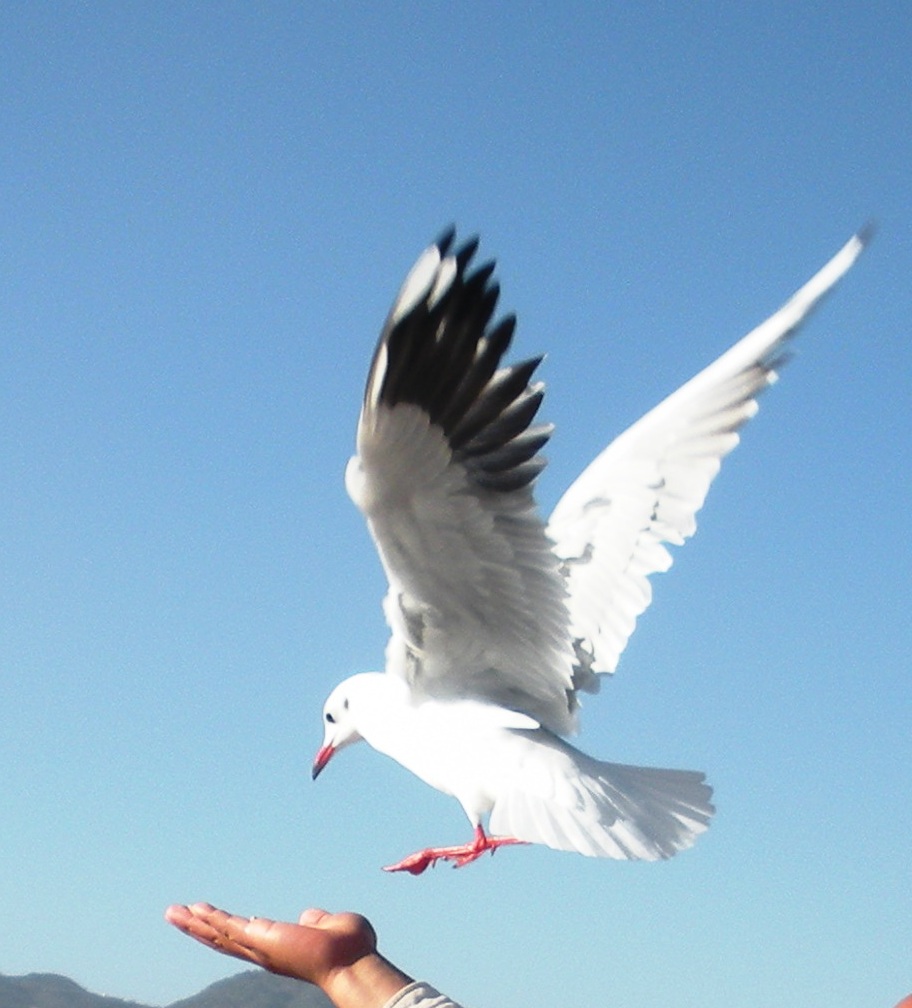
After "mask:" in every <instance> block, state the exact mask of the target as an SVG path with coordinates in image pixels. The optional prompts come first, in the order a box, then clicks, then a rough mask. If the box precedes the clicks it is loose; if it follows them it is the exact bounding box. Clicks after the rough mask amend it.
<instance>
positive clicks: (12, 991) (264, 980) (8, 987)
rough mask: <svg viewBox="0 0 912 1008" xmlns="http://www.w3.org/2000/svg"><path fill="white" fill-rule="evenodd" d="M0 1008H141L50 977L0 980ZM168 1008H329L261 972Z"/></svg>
mask: <svg viewBox="0 0 912 1008" xmlns="http://www.w3.org/2000/svg"><path fill="white" fill-rule="evenodd" d="M0 1008H146V1006H144V1005H138V1004H137V1003H136V1002H135V1001H123V1000H121V999H120V998H113V997H105V996H104V995H102V994H92V993H91V992H90V991H87V990H85V989H83V988H82V987H80V986H79V984H77V983H75V982H74V981H73V980H70V979H68V978H67V977H62V976H57V975H55V974H53V973H29V974H28V975H27V976H19V977H11V976H0ZM168 1008H331V1006H330V1002H329V1001H328V1000H327V998H326V997H325V996H324V995H323V994H322V993H321V992H320V991H318V990H317V989H316V988H315V987H310V986H308V985H307V984H303V983H300V982H299V981H297V980H289V979H287V978H285V977H277V976H273V975H272V974H271V973H265V972H263V971H262V970H250V971H248V972H246V973H238V974H237V975H236V976H233V977H229V978H228V979H227V980H219V981H218V982H217V983H214V984H212V985H211V986H209V987H207V988H206V989H205V990H202V991H200V992H199V994H194V995H193V996H192V997H189V998H184V1000H182V1001H175V1002H174V1004H173V1005H169V1006H168Z"/></svg>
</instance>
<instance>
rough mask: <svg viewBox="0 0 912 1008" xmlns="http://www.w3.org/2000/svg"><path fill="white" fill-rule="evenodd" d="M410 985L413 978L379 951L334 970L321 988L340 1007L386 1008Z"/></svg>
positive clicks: (324, 980)
mask: <svg viewBox="0 0 912 1008" xmlns="http://www.w3.org/2000/svg"><path fill="white" fill-rule="evenodd" d="M410 983H412V978H411V977H410V976H408V975H407V974H405V973H403V972H402V970H400V969H398V968H397V967H395V966H394V965H393V964H392V963H391V962H388V961H387V960H386V959H384V958H383V956H382V955H380V953H379V952H369V953H367V954H366V955H364V956H362V957H361V958H360V959H356V960H355V961H354V962H353V963H351V964H350V965H347V966H340V967H338V968H337V969H335V970H332V971H331V972H330V973H328V974H327V975H326V977H324V979H323V981H322V982H321V983H320V988H321V990H322V991H323V993H324V994H325V995H326V996H327V997H328V998H329V999H330V1001H332V1003H333V1004H334V1005H336V1006H337V1008H383V1006H384V1005H385V1004H386V1003H387V1001H389V999H390V998H391V997H393V995H394V994H398V993H399V991H401V990H402V988H403V987H407V986H408V985H409V984H410Z"/></svg>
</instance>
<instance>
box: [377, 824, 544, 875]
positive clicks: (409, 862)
mask: <svg viewBox="0 0 912 1008" xmlns="http://www.w3.org/2000/svg"><path fill="white" fill-rule="evenodd" d="M525 842H526V841H525V840H517V839H516V838H515V837H489V836H488V835H487V834H486V833H485V831H484V830H483V829H482V827H481V826H476V827H475V839H474V840H472V842H471V843H467V844H461V845H459V846H457V847H427V848H426V849H425V850H420V851H417V852H416V853H415V854H409V856H408V857H407V858H403V859H402V860H401V861H399V862H397V863H396V864H394V865H387V866H386V867H385V868H384V869H383V870H384V871H388V872H395V871H407V872H411V873H412V875H420V874H421V873H422V872H423V871H424V870H425V869H426V868H428V867H430V866H431V865H435V864H436V863H437V862H438V861H452V862H453V867H454V868H462V866H463V865H467V864H470V863H471V862H472V861H475V860H476V859H477V858H480V857H481V855H482V854H484V853H485V851H490V852H491V853H492V854H493V853H494V851H495V850H497V848H498V847H504V846H506V845H507V844H520V843H525Z"/></svg>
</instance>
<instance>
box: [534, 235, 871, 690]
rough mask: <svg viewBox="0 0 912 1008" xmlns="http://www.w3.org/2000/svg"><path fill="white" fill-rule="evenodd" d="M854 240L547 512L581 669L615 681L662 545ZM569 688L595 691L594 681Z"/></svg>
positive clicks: (682, 522) (685, 529)
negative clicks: (612, 675) (605, 674)
mask: <svg viewBox="0 0 912 1008" xmlns="http://www.w3.org/2000/svg"><path fill="white" fill-rule="evenodd" d="M865 241H866V239H865V235H864V234H863V233H862V234H859V235H856V236H854V237H853V238H851V239H850V240H849V241H848V242H847V243H846V244H845V245H844V246H843V248H842V249H841V250H840V251H839V252H838V253H837V254H836V255H835V256H834V257H833V258H832V259H831V260H830V261H829V262H828V263H827V264H826V266H824V267H823V269H821V270H820V271H819V272H818V273H817V274H816V275H815V276H814V277H813V278H812V279H811V280H810V281H808V283H806V284H805V285H804V286H803V287H802V288H801V289H800V290H799V291H798V292H797V293H796V294H794V295H793V296H792V297H791V298H790V299H789V301H787V302H786V304H785V305H783V307H782V308H780V309H779V311H777V312H776V313H775V314H774V315H772V316H771V317H770V318H769V319H767V320H766V321H765V322H763V323H762V324H761V325H760V326H758V327H757V328H756V329H754V330H753V332H751V333H749V334H748V335H747V336H745V337H744V338H743V339H742V340H740V341H739V342H738V343H736V344H735V345H734V346H733V347H732V348H731V349H730V350H729V351H728V352H727V353H724V354H723V355H722V356H721V357H719V358H718V359H717V360H716V361H715V362H714V363H712V364H710V365H709V367H707V368H706V369H705V370H703V371H701V372H700V373H699V374H698V375H696V377H694V378H693V379H691V380H690V381H689V382H687V383H686V384H685V385H683V386H682V387H681V388H679V389H678V390H677V391H676V392H674V393H673V394H672V395H671V396H669V397H668V398H667V399H665V400H664V401H663V402H661V403H660V404H659V405H658V406H656V407H655V408H654V409H653V410H651V411H650V412H649V413H647V414H646V415H645V416H644V417H643V418H642V419H641V420H639V421H637V422H636V423H635V424H633V425H632V426H631V427H629V428H628V429H627V430H626V431H625V432H624V433H623V434H621V435H620V436H619V437H618V438H617V439H616V440H615V441H613V442H612V443H611V444H610V445H609V446H608V447H607V448H606V449H605V450H604V451H603V452H602V453H601V454H600V455H599V456H598V457H597V458H596V459H595V461H593V462H592V463H591V465H589V466H588V468H586V469H585V470H584V472H583V473H582V474H581V475H580V476H579V478H578V479H577V480H576V481H575V482H574V483H573V484H572V485H571V486H570V488H569V489H568V490H567V492H566V493H565V494H564V495H563V497H562V498H561V499H560V501H559V502H558V504H557V507H556V508H555V509H554V512H553V514H552V515H551V519H550V521H549V524H548V534H549V536H550V537H551V539H552V540H553V542H554V549H555V552H556V554H557V556H558V557H560V559H561V561H562V563H563V571H564V574H565V577H566V581H567V588H568V592H569V599H568V607H569V609H570V617H571V623H572V633H573V635H574V637H575V638H576V639H577V640H578V641H579V649H580V650H579V657H580V660H581V662H582V664H583V666H584V667H586V666H588V669H589V671H591V672H593V673H600V672H613V671H614V669H615V667H616V665H617V662H618V658H619V656H620V654H621V652H622V651H623V650H624V647H625V646H626V644H627V640H628V638H629V637H630V634H631V633H632V632H633V629H634V626H635V624H636V619H637V617H638V616H639V615H640V614H641V613H642V612H643V611H644V610H645V609H646V607H647V606H648V605H649V603H650V601H651V598H652V588H651V586H650V583H649V580H648V578H649V576H650V575H651V574H654V573H656V572H659V571H665V570H667V569H668V568H669V567H670V566H671V563H672V556H671V553H670V552H669V551H668V549H667V548H666V544H671V545H680V544H682V543H683V542H684V540H685V539H686V538H687V537H688V536H691V535H693V533H694V531H695V530H696V519H695V516H696V513H697V511H698V510H699V509H700V507H701V506H702V504H703V501H704V500H705V498H706V494H707V491H708V490H709V486H710V484H711V483H712V480H713V478H714V477H715V475H716V473H717V472H718V471H719V467H720V465H721V461H722V458H723V457H724V456H725V455H727V454H728V452H730V451H731V450H732V449H733V448H734V447H735V445H736V444H737V443H738V440H739V436H738V430H739V429H740V427H741V426H742V425H743V424H744V423H745V422H746V421H747V420H748V419H749V418H750V417H752V416H753V415H754V413H756V412H757V408H758V407H757V401H756V396H757V395H758V393H759V392H761V391H762V390H763V389H764V388H765V387H766V386H768V385H769V384H771V383H772V382H773V381H775V379H776V368H777V366H779V365H780V364H781V362H782V360H783V357H784V344H785V343H786V342H787V340H788V339H789V338H790V337H791V336H792V335H793V334H794V332H795V330H796V329H797V327H798V326H799V325H800V324H801V323H802V322H803V321H804V320H805V318H807V316H808V314H809V313H810V311H811V310H812V309H813V308H814V306H815V305H816V304H817V303H818V301H819V300H820V299H821V298H822V297H823V296H824V295H825V294H826V293H827V291H828V290H830V288H831V287H832V286H833V285H834V284H835V283H836V282H837V281H838V280H839V279H840V277H842V276H843V274H845V272H846V271H847V270H848V269H849V268H850V267H851V265H852V264H853V263H854V262H855V260H856V259H857V258H858V256H859V254H860V253H861V250H862V248H863V247H864V245H865ZM579 681H580V683H581V685H583V688H596V681H595V680H593V679H590V680H589V681H588V682H587V681H586V680H585V679H584V678H583V677H580V678H579Z"/></svg>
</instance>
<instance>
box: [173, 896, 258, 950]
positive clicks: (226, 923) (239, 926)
mask: <svg viewBox="0 0 912 1008" xmlns="http://www.w3.org/2000/svg"><path fill="white" fill-rule="evenodd" d="M165 917H166V919H167V920H168V921H169V922H170V923H171V924H173V925H174V926H175V927H177V928H178V929H179V930H180V931H182V932H183V933H184V934H186V935H188V936H189V937H191V938H194V939H195V940H196V941H198V942H200V943H201V944H202V945H205V946H207V948H211V949H214V950H215V951H216V952H221V953H222V954H224V955H230V956H234V958H236V959H244V960H247V961H248V962H254V963H259V956H258V955H257V954H256V953H255V952H254V951H253V950H252V949H251V948H250V947H249V945H248V942H247V935H246V932H245V929H246V927H247V926H248V923H249V922H248V919H247V918H246V917H240V916H238V915H237V914H229V913H227V912H226V911H224V910H219V909H218V908H217V907H214V906H212V904H211V903H193V904H191V905H190V906H180V905H175V906H171V907H168V909H167V910H166V911H165ZM256 923H259V922H256Z"/></svg>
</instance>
